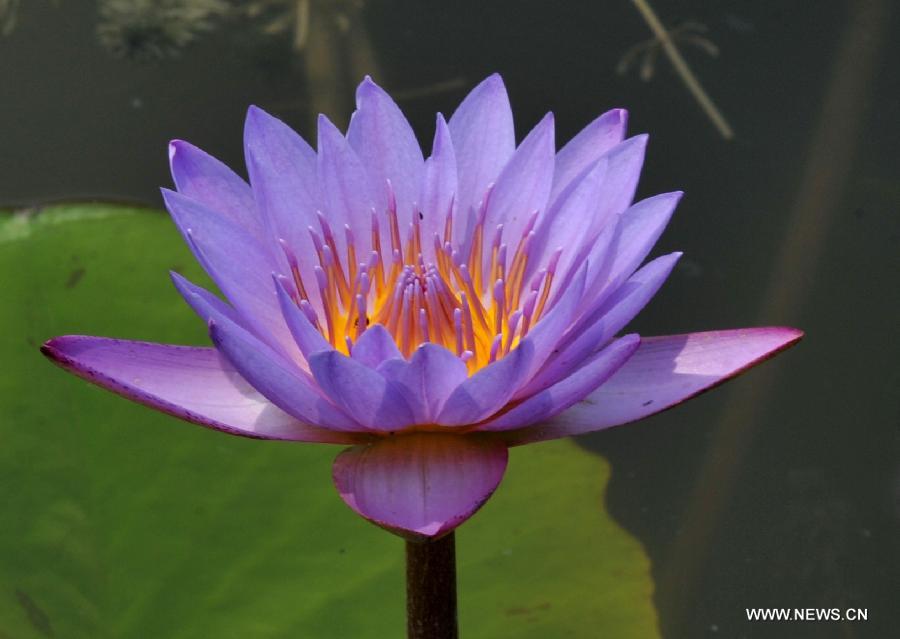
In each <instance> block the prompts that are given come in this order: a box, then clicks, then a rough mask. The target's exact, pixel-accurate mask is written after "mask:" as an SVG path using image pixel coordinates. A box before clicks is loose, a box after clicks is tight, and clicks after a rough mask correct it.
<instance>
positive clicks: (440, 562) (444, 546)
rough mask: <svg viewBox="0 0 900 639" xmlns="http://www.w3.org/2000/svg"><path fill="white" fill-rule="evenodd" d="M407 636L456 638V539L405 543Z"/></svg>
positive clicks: (449, 537) (446, 536) (438, 638)
mask: <svg viewBox="0 0 900 639" xmlns="http://www.w3.org/2000/svg"><path fill="white" fill-rule="evenodd" d="M406 634H407V637H408V639H457V637H458V636H459V631H458V628H457V622H456V540H455V538H454V535H453V533H452V532H451V533H450V534H449V535H445V536H444V537H441V538H440V539H438V540H437V541H425V542H421V543H417V542H412V541H407V542H406Z"/></svg>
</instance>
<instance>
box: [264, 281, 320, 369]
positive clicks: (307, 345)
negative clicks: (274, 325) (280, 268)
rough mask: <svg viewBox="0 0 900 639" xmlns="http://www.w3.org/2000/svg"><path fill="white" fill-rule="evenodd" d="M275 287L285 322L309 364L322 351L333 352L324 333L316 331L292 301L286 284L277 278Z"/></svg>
mask: <svg viewBox="0 0 900 639" xmlns="http://www.w3.org/2000/svg"><path fill="white" fill-rule="evenodd" d="M275 287H276V290H277V292H278V304H279V305H280V306H281V313H282V315H283V316H284V321H285V323H287V325H288V329H289V330H290V331H291V335H293V336H294V341H295V342H297V346H298V347H299V348H300V352H301V353H303V357H304V358H305V359H306V361H307V362H309V358H310V357H311V356H312V355H313V354H314V353H318V352H320V351H329V350H332V346H331V344H330V343H329V342H328V340H326V339H325V338H324V337H323V336H322V333H320V332H319V331H318V330H316V327H315V326H313V325H312V323H311V322H310V320H309V318H308V317H307V316H306V315H305V314H304V313H303V311H301V310H300V309H299V308H298V307H297V305H296V304H294V300H292V299H291V297H290V295H289V294H288V292H287V289H285V287H284V283H283V282H282V281H281V280H280V279H278V278H275Z"/></svg>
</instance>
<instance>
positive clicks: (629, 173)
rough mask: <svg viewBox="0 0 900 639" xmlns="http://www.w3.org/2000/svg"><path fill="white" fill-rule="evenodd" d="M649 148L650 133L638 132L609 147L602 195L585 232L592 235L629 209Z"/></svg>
mask: <svg viewBox="0 0 900 639" xmlns="http://www.w3.org/2000/svg"><path fill="white" fill-rule="evenodd" d="M646 150H647V136H646V135H636V136H634V137H633V138H628V139H627V140H625V141H624V142H622V143H621V144H619V145H617V146H615V147H613V148H612V149H610V150H609V151H608V152H607V153H606V154H604V156H603V157H604V158H606V162H607V169H606V175H605V178H604V181H603V198H602V199H601V200H600V202H598V206H597V208H596V210H594V211H593V213H592V214H591V218H590V224H589V226H588V227H587V229H585V230H586V233H585V235H586V236H587V237H593V236H594V235H596V234H597V233H599V232H600V231H601V230H602V228H603V225H604V224H605V223H606V222H608V221H609V220H611V219H612V218H613V217H614V216H616V215H618V214H619V213H621V212H622V211H624V210H625V209H627V208H628V206H629V205H630V204H631V203H632V201H634V192H635V190H637V184H638V180H639V179H640V177H641V167H642V166H643V164H644V153H645V151H646Z"/></svg>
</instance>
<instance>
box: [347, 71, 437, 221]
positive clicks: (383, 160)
mask: <svg viewBox="0 0 900 639" xmlns="http://www.w3.org/2000/svg"><path fill="white" fill-rule="evenodd" d="M356 108H357V110H356V112H355V113H354V114H353V117H352V118H351V119H350V127H349V128H348V130H347V141H348V142H349V143H350V146H351V147H353V150H354V151H356V154H357V156H359V159H360V160H361V161H362V163H363V166H364V167H365V169H366V172H367V173H368V175H369V180H370V183H371V185H372V192H373V195H374V196H375V206H376V209H377V210H378V211H379V212H383V211H385V210H386V209H387V206H388V187H387V181H388V180H390V182H391V186H392V188H393V191H394V196H395V197H396V201H397V214H398V217H399V220H400V228H401V229H404V230H405V229H406V228H407V227H408V226H409V223H410V222H412V219H413V214H414V213H415V211H413V206H414V202H415V201H416V199H417V198H418V196H419V186H420V185H421V183H422V169H423V164H424V160H423V159H422V149H421V148H419V142H418V141H417V140H416V135H415V133H413V130H412V127H410V126H409V122H407V120H406V117H405V116H404V115H403V112H402V111H401V110H400V107H398V106H397V104H396V103H395V102H394V101H393V100H392V99H391V97H390V96H389V95H388V94H387V93H385V92H384V90H383V89H382V88H381V87H379V86H378V85H377V84H375V83H374V82H372V79H371V78H369V77H366V79H365V80H363V81H362V83H361V84H360V85H359V88H357V90H356Z"/></svg>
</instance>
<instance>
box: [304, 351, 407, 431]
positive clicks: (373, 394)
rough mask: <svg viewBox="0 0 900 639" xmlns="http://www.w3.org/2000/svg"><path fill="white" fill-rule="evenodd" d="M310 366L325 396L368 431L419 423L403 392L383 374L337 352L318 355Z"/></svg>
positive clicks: (387, 429) (396, 428) (388, 429)
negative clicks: (416, 421)
mask: <svg viewBox="0 0 900 639" xmlns="http://www.w3.org/2000/svg"><path fill="white" fill-rule="evenodd" d="M309 365H310V368H311V369H312V372H313V375H314V376H315V378H316V382H318V384H319V387H320V388H321V389H322V390H323V391H324V392H325V394H326V395H328V397H329V398H330V399H331V400H332V401H333V402H334V403H335V404H337V405H338V406H340V407H341V408H342V409H343V410H344V411H346V412H347V414H348V415H351V416H352V417H353V418H354V419H355V420H356V421H358V422H359V423H361V424H363V425H364V426H366V427H367V428H369V429H371V430H376V431H384V432H389V431H395V430H400V429H402V428H405V427H407V426H410V425H412V424H414V423H415V419H414V417H413V413H412V410H411V409H410V407H409V405H408V404H407V402H406V399H405V397H404V395H403V392H402V389H400V388H399V387H398V386H397V385H396V384H392V383H389V382H388V381H387V380H386V379H385V378H384V376H383V375H382V374H381V373H379V372H377V371H374V370H372V369H371V368H369V367H368V366H366V365H364V364H360V363H359V362H357V361H355V360H353V359H351V358H350V357H347V356H346V355H344V354H342V353H338V352H337V351H326V352H322V353H316V354H315V355H313V356H311V357H310V360H309Z"/></svg>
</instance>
